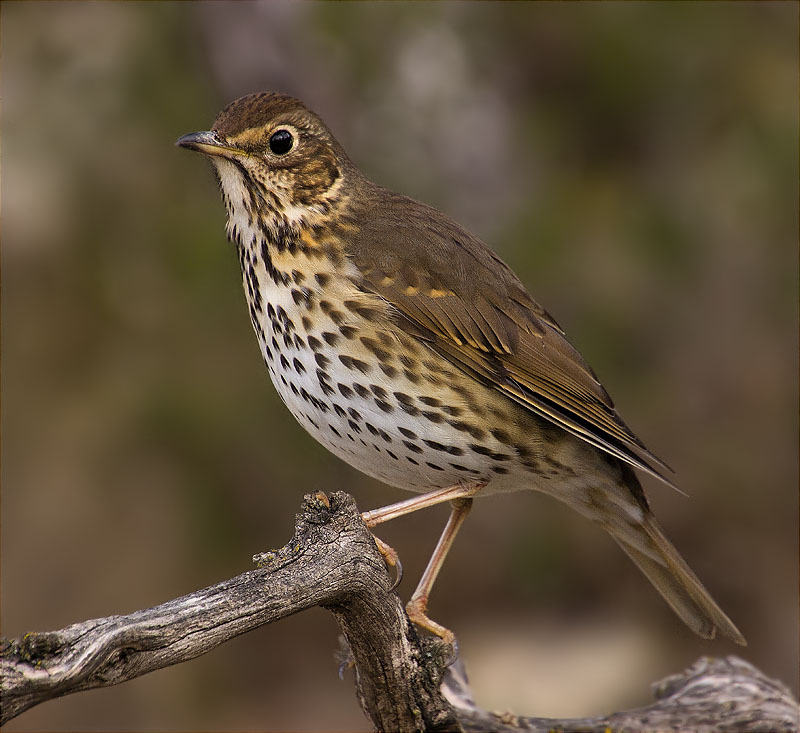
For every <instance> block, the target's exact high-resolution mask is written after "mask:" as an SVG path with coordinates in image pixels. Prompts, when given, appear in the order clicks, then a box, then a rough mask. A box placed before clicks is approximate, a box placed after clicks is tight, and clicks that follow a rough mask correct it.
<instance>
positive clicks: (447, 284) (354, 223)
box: [178, 94, 744, 643]
mask: <svg viewBox="0 0 800 733" xmlns="http://www.w3.org/2000/svg"><path fill="white" fill-rule="evenodd" d="M178 144H179V145H181V146H183V147H186V148H189V149H193V150H198V151H200V152H203V153H204V154H206V155H207V156H208V157H209V159H210V160H211V161H212V162H213V163H214V167H215V172H216V174H217V176H218V179H219V182H220V187H221V190H222V194H223V201H224V203H225V206H226V208H227V211H228V234H229V237H230V238H231V240H232V241H233V242H235V243H236V245H237V250H238V253H239V260H240V263H241V265H242V278H243V283H244V287H245V294H246V296H247V300H248V306H249V310H250V318H251V321H252V323H253V327H254V329H255V332H256V336H257V338H258V340H259V344H260V346H261V350H262V353H263V355H264V359H265V361H266V363H267V366H268V368H269V372H270V376H271V378H272V381H273V383H274V384H275V387H276V389H277V390H278V393H279V394H280V396H281V398H282V399H283V401H284V402H285V403H286V405H287V407H288V408H289V410H290V411H291V412H292V414H293V415H294V416H295V418H296V419H297V420H298V421H299V422H300V424H301V425H303V427H305V428H306V430H308V431H309V432H310V433H311V434H312V435H313V436H314V437H315V438H316V439H317V440H319V441H320V442H321V443H322V444H323V445H325V446H326V447H327V448H329V449H330V450H331V451H332V452H334V453H335V454H336V455H338V456H340V457H342V458H343V459H344V460H346V461H348V462H349V463H351V464H352V465H354V466H355V467H357V468H359V469H360V470H362V471H364V472H365V473H368V474H370V475H372V476H376V477H377V478H380V479H381V480H384V481H386V482H388V483H391V484H394V485H396V486H400V487H402V488H405V489H408V490H411V491H415V492H418V493H420V494H421V496H418V497H415V498H412V499H409V500H407V501H405V502H401V503H400V504H398V505H392V506H391V507H385V508H383V509H378V510H374V511H371V512H367V513H365V515H364V518H365V521H366V522H367V523H368V525H369V526H374V525H376V524H379V523H381V522H383V521H388V520H389V519H391V518H394V517H395V516H400V515H401V514H405V513H408V512H410V511H415V510H417V509H420V508H423V507H426V506H431V505H433V504H436V503H439V502H443V501H451V503H452V505H453V511H452V514H451V518H450V521H449V522H448V525H447V527H446V528H445V532H444V533H443V535H442V538H441V539H440V542H439V545H438V546H437V549H436V551H435V552H434V555H433V557H432V558H431V562H430V564H429V566H428V569H427V570H426V572H425V574H424V575H423V578H422V580H421V581H420V585H419V587H418V588H417V591H416V592H415V593H414V595H413V596H412V599H411V602H410V603H409V607H408V609H409V615H410V616H411V617H412V619H413V620H414V621H415V622H417V623H418V624H420V625H421V626H423V627H425V628H427V629H429V630H431V631H433V632H434V633H437V634H439V635H440V636H442V637H444V638H446V639H452V638H453V637H452V634H451V633H450V632H449V631H448V630H447V629H445V628H444V627H442V626H440V625H439V624H436V623H435V622H433V621H432V620H431V619H429V618H428V617H427V615H426V605H427V599H428V593H429V592H430V589H431V586H432V585H433V582H434V580H435V578H436V575H437V573H438V571H439V569H440V567H441V564H442V561H443V560H444V556H445V555H446V553H447V550H448V549H449V547H450V544H451V543H452V540H453V538H454V536H455V533H456V532H457V530H458V528H459V526H460V524H461V522H462V521H463V520H464V518H465V517H466V514H467V512H468V511H469V509H470V506H471V504H472V499H473V497H475V496H484V495H488V494H491V493H494V492H498V491H515V490H521V489H536V490H539V491H543V492H545V493H548V494H550V495H551V496H554V497H555V498H558V499H559V500H561V501H564V502H565V503H567V504H568V505H570V506H571V507H573V508H574V509H575V510H576V511H578V512H580V513H581V514H583V515H584V516H587V517H589V518H590V519H592V520H594V521H595V522H597V523H599V524H600V525H601V526H603V527H604V528H605V529H606V530H607V531H608V532H609V533H610V534H611V535H612V537H614V539H615V540H616V541H617V542H618V543H619V544H620V546H621V547H622V548H623V550H625V552H626V553H627V554H628V555H629V556H630V557H631V558H632V559H633V560H634V562H635V563H636V564H637V565H638V566H639V568H640V569H641V570H642V571H643V572H644V573H645V575H647V577H648V578H649V579H650V580H651V582H652V583H653V585H654V586H655V587H656V588H657V589H658V590H659V591H660V592H661V594H662V595H663V596H664V597H665V599H666V600H667V602H668V603H669V604H670V605H671V606H672V608H673V609H674V610H675V611H676V613H677V614H678V615H679V616H680V617H681V618H682V619H683V620H684V621H685V622H686V624H687V625H688V626H689V627H690V628H691V629H693V630H694V631H695V632H696V633H698V634H700V635H701V636H704V637H706V638H711V637H713V636H714V634H715V632H716V631H717V630H719V631H720V632H721V633H722V634H724V635H725V636H728V637H729V638H731V639H733V640H734V641H736V642H738V643H744V638H743V637H742V635H741V634H740V633H739V631H738V630H737V629H736V627H735V626H734V625H733V623H731V621H730V620H729V619H728V618H727V617H726V616H725V614H724V613H723V612H722V611H721V610H720V608H719V607H718V606H717V605H716V603H714V601H713V599H712V598H711V597H710V595H709V594H708V592H707V591H706V590H705V589H704V588H703V586H702V584H701V583H700V581H699V580H698V579H697V578H696V576H695V575H694V574H693V573H692V571H691V570H690V569H689V567H688V566H687V565H686V563H685V562H684V560H683V559H682V558H681V557H680V555H679V554H678V552H677V551H676V550H675V548H674V547H673V546H672V545H671V544H670V543H669V542H668V540H667V539H666V538H665V537H664V535H663V533H662V531H661V529H660V528H659V527H658V525H657V524H656V522H655V519H654V518H653V516H652V513H651V511H650V509H649V506H648V503H647V499H646V497H645V494H644V492H643V490H642V488H641V485H640V484H639V481H638V479H637V478H636V475H635V474H634V472H633V470H632V468H631V467H635V468H638V469H640V470H643V471H645V472H648V473H650V474H652V475H654V476H656V477H658V478H659V479H661V480H663V481H665V482H666V483H671V482H670V480H669V479H668V478H667V477H666V475H665V471H668V470H669V469H668V467H667V466H666V465H665V464H664V463H663V461H661V460H660V459H658V458H657V457H656V456H655V455H654V454H652V453H651V452H650V451H649V450H648V449H647V448H646V447H645V446H644V445H643V443H642V442H641V441H640V440H639V439H638V438H637V437H636V436H635V435H634V433H633V432H632V431H631V430H630V429H629V428H628V427H627V426H626V425H625V423H624V422H623V421H622V419H621V418H620V417H619V415H618V414H617V412H616V409H615V407H614V404H613V403H612V401H611V398H610V397H609V395H608V393H607V392H606V391H605V389H604V388H603V387H602V385H601V384H600V382H599V381H598V379H597V377H596V376H595V374H594V372H593V371H592V369H591V368H590V367H589V366H588V364H587V363H586V362H585V361H584V360H583V358H582V357H581V356H580V354H578V352H577V351H576V350H575V348H574V347H573V346H572V345H571V344H570V343H569V341H567V339H566V336H565V335H564V332H563V331H562V329H561V328H560V327H559V325H558V324H557V323H556V321H555V320H554V319H553V318H552V317H551V316H550V315H549V314H548V313H547V312H546V311H545V310H544V309H543V308H542V307H541V306H539V305H538V304H537V303H536V302H535V301H534V300H533V299H532V298H531V297H530V295H528V293H527V292H526V290H525V288H524V286H523V285H522V283H521V282H520V281H519V279H518V278H517V277H516V275H515V274H514V273H513V272H512V271H511V269H510V268H509V267H508V266H507V265H506V264H505V263H504V262H503V261H502V260H501V259H500V258H499V257H498V256H497V255H496V254H495V253H494V252H492V251H491V250H490V249H489V248H488V247H487V246H486V245H485V244H484V243H483V242H481V241H480V240H478V239H477V238H476V237H474V236H473V235H471V234H470V233H469V232H467V231H465V230H464V229H463V228H461V227H460V226H459V225H458V224H456V223H455V222H453V221H452V220H450V219H449V218H448V217H446V216H445V215H444V214H442V213H441V212H439V211H436V210H435V209H432V208H431V207H429V206H426V205H424V204H421V203H418V202H416V201H413V200H411V199H409V198H406V197H405V196H401V195H399V194H396V193H393V192H391V191H388V190H386V189H384V188H381V187H379V186H377V185H375V184H374V183H372V182H371V181H369V180H368V179H366V178H365V177H364V176H363V175H362V174H361V173H360V172H359V171H358V169H357V168H356V167H355V166H354V165H353V164H352V162H351V161H350V160H349V158H348V157H347V155H346V154H345V152H344V150H343V149H342V148H341V146H340V145H339V144H338V143H337V142H336V140H335V139H334V138H333V136H332V135H331V133H330V131H329V130H328V128H327V127H326V126H325V124H324V123H323V122H322V120H321V119H320V118H319V117H318V116H317V115H315V114H314V113H312V112H310V111H309V110H307V109H306V108H305V107H304V106H303V105H302V104H301V103H300V102H298V101H297V100H294V99H292V98H290V97H286V96H283V95H278V94H256V95H250V96H248V97H244V98H242V99H240V100H237V101H235V102H233V103H232V104H230V105H228V106H227V107H226V108H225V109H224V110H223V111H222V112H221V113H220V116H219V117H218V119H217V121H216V122H215V124H214V127H213V128H212V130H211V131H209V132H202V133H194V134H191V135H186V136H184V137H183V138H181V139H180V140H179V141H178ZM380 545H381V547H382V548H383V549H384V551H385V552H386V553H387V556H389V557H392V556H393V552H392V551H391V550H390V548H387V547H386V546H385V545H382V543H380Z"/></svg>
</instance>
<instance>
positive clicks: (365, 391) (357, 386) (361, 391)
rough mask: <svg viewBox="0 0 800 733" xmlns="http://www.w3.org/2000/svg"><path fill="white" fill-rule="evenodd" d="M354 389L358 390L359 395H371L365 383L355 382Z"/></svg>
mask: <svg viewBox="0 0 800 733" xmlns="http://www.w3.org/2000/svg"><path fill="white" fill-rule="evenodd" d="M353 389H354V390H355V391H356V393H357V394H358V396H359V397H369V390H368V389H367V388H366V387H365V386H364V385H363V384H359V383H358V382H355V383H354V384H353Z"/></svg>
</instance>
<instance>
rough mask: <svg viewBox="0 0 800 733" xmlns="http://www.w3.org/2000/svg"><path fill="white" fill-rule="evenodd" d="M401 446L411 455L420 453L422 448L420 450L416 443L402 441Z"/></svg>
mask: <svg viewBox="0 0 800 733" xmlns="http://www.w3.org/2000/svg"><path fill="white" fill-rule="evenodd" d="M403 445H404V446H405V447H406V448H408V449H409V450H410V451H411V452H412V453H422V448H420V447H419V446H418V445H417V444H416V443H412V442H411V441H410V440H404V441H403Z"/></svg>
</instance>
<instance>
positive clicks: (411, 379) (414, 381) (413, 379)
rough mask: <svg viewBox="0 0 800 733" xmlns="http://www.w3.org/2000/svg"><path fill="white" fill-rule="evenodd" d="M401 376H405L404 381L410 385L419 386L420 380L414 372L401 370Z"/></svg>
mask: <svg viewBox="0 0 800 733" xmlns="http://www.w3.org/2000/svg"><path fill="white" fill-rule="evenodd" d="M403 374H405V376H406V379H407V380H408V381H409V382H411V383H412V384H419V381H420V379H421V377H420V376H419V374H414V372H410V371H409V370H408V369H403Z"/></svg>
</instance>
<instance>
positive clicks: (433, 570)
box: [406, 498, 472, 644]
mask: <svg viewBox="0 0 800 733" xmlns="http://www.w3.org/2000/svg"><path fill="white" fill-rule="evenodd" d="M451 504H452V507H453V509H452V511H451V512H450V517H449V518H448V520H447V524H446V525H445V528H444V531H443V532H442V536H441V537H440V538H439V542H438V543H437V545H436V549H435V550H434V551H433V554H432V555H431V559H430V560H429V561H428V567H427V568H425V572H424V573H423V574H422V578H420V581H419V585H417V589H416V590H415V591H414V595H413V596H411V600H410V601H409V602H408V605H407V606H406V613H408V617H409V618H410V619H411V620H412V621H413V622H414V623H415V624H416V625H417V626H419V627H421V628H423V629H426V630H427V631H430V632H431V633H433V634H436V636H438V637H440V638H441V639H444V640H445V641H446V642H448V643H449V644H454V643H455V640H456V639H455V635H454V634H453V632H452V631H450V629H446V628H445V627H444V626H442V625H441V624H437V623H436V622H435V621H432V620H431V619H429V618H428V616H427V608H428V596H429V595H430V592H431V588H432V587H433V584H434V582H435V581H436V576H437V575H439V571H440V570H441V569H442V565H443V563H444V559H445V557H447V553H448V551H449V550H450V547H451V546H452V544H453V540H454V539H455V538H456V534H458V530H459V529H460V528H461V525H462V524H463V523H464V520H465V519H466V518H467V514H469V510H470V509H472V499H471V498H460V499H453V501H452V502H451Z"/></svg>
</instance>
